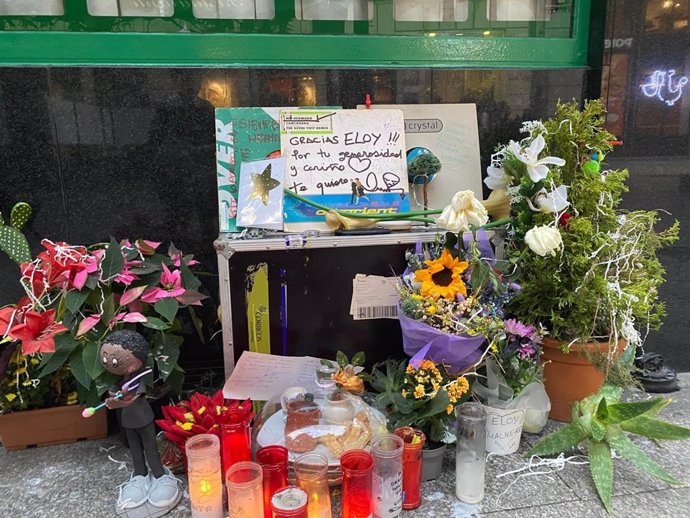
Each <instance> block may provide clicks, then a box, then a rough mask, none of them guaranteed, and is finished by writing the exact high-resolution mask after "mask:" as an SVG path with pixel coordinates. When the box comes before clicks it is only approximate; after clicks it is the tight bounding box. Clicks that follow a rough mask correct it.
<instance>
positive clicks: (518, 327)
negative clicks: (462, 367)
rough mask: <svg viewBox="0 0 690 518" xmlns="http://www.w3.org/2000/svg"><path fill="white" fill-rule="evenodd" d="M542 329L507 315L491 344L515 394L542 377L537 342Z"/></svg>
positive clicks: (491, 350) (497, 362) (504, 375)
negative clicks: (501, 328) (500, 330)
mask: <svg viewBox="0 0 690 518" xmlns="http://www.w3.org/2000/svg"><path fill="white" fill-rule="evenodd" d="M543 333H544V331H543V329H541V328H540V329H537V328H536V327H535V326H533V325H530V324H523V323H522V322H520V321H519V320H515V319H507V320H505V321H504V322H503V331H502V332H501V333H498V334H497V335H496V338H495V340H494V341H493V343H492V344H491V348H490V354H491V355H492V356H493V358H494V361H495V363H496V364H497V365H498V366H499V367H500V370H501V373H502V374H503V377H504V378H505V381H506V383H507V384H508V386H509V387H510V388H511V389H513V392H514V393H515V394H516V395H517V394H519V393H520V392H521V391H522V389H524V388H525V387H526V386H527V385H529V384H530V383H532V382H533V381H535V380H539V379H540V377H541V369H540V362H539V359H540V357H541V348H540V346H539V345H540V344H541V337H542V335H543Z"/></svg>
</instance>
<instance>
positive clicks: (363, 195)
mask: <svg viewBox="0 0 690 518" xmlns="http://www.w3.org/2000/svg"><path fill="white" fill-rule="evenodd" d="M355 184H356V186H357V187H356V189H357V203H355V205H359V199H360V198H364V199H365V200H367V201H369V198H367V195H366V193H365V192H364V185H362V182H360V181H359V178H355Z"/></svg>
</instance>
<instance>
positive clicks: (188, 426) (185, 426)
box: [175, 421, 194, 431]
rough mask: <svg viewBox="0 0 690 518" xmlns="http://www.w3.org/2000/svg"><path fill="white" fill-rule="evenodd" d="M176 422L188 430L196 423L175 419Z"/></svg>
mask: <svg viewBox="0 0 690 518" xmlns="http://www.w3.org/2000/svg"><path fill="white" fill-rule="evenodd" d="M175 424H176V425H177V426H179V427H180V428H182V429H183V430H186V431H189V430H191V429H192V426H193V425H194V423H181V422H180V421H175Z"/></svg>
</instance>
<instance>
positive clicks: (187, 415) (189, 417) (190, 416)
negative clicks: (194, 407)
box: [184, 412, 194, 423]
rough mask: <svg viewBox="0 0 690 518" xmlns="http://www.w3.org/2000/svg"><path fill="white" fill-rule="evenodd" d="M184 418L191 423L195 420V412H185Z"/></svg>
mask: <svg viewBox="0 0 690 518" xmlns="http://www.w3.org/2000/svg"><path fill="white" fill-rule="evenodd" d="M184 418H185V419H186V420H187V421H189V422H190V423H193V422H194V414H192V413H191V412H185V414H184Z"/></svg>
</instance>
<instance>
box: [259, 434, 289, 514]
mask: <svg viewBox="0 0 690 518" xmlns="http://www.w3.org/2000/svg"><path fill="white" fill-rule="evenodd" d="M256 462H258V463H259V464H260V465H261V468H262V470H263V474H264V481H263V491H264V518H271V498H272V497H273V494H274V493H275V492H276V491H278V490H279V489H281V488H283V487H285V486H287V485H288V450H287V448H286V447H285V446H279V445H277V444H276V445H271V446H265V447H263V448H261V449H260V450H259V451H258V452H256Z"/></svg>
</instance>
